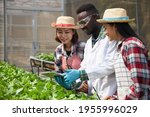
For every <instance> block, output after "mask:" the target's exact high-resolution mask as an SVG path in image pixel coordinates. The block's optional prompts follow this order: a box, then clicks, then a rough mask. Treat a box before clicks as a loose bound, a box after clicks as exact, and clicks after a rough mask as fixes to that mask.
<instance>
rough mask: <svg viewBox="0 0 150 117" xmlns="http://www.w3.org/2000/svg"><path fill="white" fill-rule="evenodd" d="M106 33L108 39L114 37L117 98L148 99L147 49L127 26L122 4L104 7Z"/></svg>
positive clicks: (149, 80)
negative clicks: (118, 6)
mask: <svg viewBox="0 0 150 117" xmlns="http://www.w3.org/2000/svg"><path fill="white" fill-rule="evenodd" d="M97 21H98V22H100V23H103V26H104V28H105V32H106V35H107V36H108V37H109V38H110V41H112V40H117V41H118V44H117V52H116V55H115V57H114V62H115V65H114V68H115V74H116V80H117V86H118V89H117V96H116V98H117V99H123V100H149V99H150V60H149V57H148V50H147V49H146V47H145V45H144V44H143V42H142V41H141V40H140V39H139V37H138V36H137V34H136V33H135V32H134V31H133V29H132V28H131V27H130V25H129V22H131V21H134V19H129V17H128V16H127V13H126V10H125V9H123V8H112V9H107V10H106V11H105V12H104V15H103V19H98V20H97Z"/></svg>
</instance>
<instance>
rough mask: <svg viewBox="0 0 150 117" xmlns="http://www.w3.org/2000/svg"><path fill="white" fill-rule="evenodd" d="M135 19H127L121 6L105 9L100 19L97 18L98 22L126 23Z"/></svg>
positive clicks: (125, 12)
mask: <svg viewBox="0 0 150 117" xmlns="http://www.w3.org/2000/svg"><path fill="white" fill-rule="evenodd" d="M134 20H135V19H134V18H133V19H129V16H127V11H126V10H125V9H123V8H111V9H106V10H105V12H104V15H103V18H102V19H98V20H97V22H99V23H128V22H132V21H134Z"/></svg>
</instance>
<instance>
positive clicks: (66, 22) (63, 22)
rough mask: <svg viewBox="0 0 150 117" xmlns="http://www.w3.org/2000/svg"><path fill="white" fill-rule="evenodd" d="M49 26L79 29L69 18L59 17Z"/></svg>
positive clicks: (72, 19) (71, 18)
mask: <svg viewBox="0 0 150 117" xmlns="http://www.w3.org/2000/svg"><path fill="white" fill-rule="evenodd" d="M51 26H52V27H54V28H70V29H79V26H76V25H75V20H74V18H73V17H70V16H59V17H58V18H57V20H56V22H53V23H51Z"/></svg>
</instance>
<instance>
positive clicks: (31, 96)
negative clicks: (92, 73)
mask: <svg viewBox="0 0 150 117" xmlns="http://www.w3.org/2000/svg"><path fill="white" fill-rule="evenodd" d="M51 79H53V78H47V79H45V80H42V79H40V78H39V76H37V75H36V74H33V73H31V72H27V71H25V70H24V69H21V68H17V67H16V66H14V65H10V64H8V63H6V62H3V61H1V62H0V99H1V100H93V99H94V100H95V99H97V98H96V96H95V95H94V96H91V97H88V96H87V95H86V94H84V93H77V92H75V91H72V90H66V89H64V88H63V87H61V86H60V85H58V84H57V83H56V82H55V81H53V80H51Z"/></svg>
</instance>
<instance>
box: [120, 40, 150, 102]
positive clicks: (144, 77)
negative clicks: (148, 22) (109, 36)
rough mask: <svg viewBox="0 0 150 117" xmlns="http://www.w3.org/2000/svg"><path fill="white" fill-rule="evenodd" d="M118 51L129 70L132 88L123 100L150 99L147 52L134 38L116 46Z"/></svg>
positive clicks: (149, 70) (149, 74)
mask: <svg viewBox="0 0 150 117" xmlns="http://www.w3.org/2000/svg"><path fill="white" fill-rule="evenodd" d="M121 48H122V49H121ZM119 49H121V54H122V58H123V60H124V64H125V66H126V67H127V69H128V70H129V72H130V76H131V80H132V81H133V84H132V86H130V90H131V92H130V94H129V95H126V97H125V100H132V99H139V100H142V99H146V100H148V99H150V60H149V57H148V50H147V49H146V48H145V46H144V44H143V43H142V42H141V41H140V40H139V39H137V38H135V37H131V38H127V39H125V40H124V41H122V43H121V44H119V45H118V50H119Z"/></svg>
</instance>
